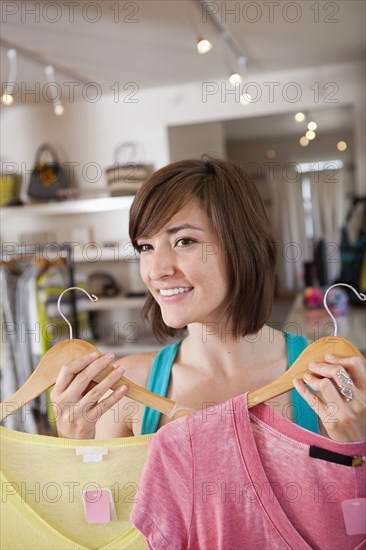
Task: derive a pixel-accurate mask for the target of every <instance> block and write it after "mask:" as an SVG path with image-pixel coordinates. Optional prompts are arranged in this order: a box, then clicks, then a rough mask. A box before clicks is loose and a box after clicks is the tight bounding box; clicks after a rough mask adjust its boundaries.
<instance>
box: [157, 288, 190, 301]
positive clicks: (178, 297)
mask: <svg viewBox="0 0 366 550" xmlns="http://www.w3.org/2000/svg"><path fill="white" fill-rule="evenodd" d="M170 288H188V287H183V286H182V287H177V286H171V287H167V288H163V289H162V290H169V289H170ZM192 291H193V288H191V289H190V290H187V291H186V292H182V293H179V294H173V295H172V296H163V295H162V294H161V293H160V289H158V294H159V299H160V300H161V301H162V302H166V303H176V302H181V301H182V300H184V299H185V298H187V297H188V296H190V294H191V293H192Z"/></svg>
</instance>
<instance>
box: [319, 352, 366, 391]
mask: <svg viewBox="0 0 366 550" xmlns="http://www.w3.org/2000/svg"><path fill="white" fill-rule="evenodd" d="M325 359H326V361H327V363H331V364H332V365H337V366H338V367H339V368H344V369H345V370H347V371H348V373H349V374H350V376H351V377H352V379H353V381H354V383H355V384H356V385H357V386H358V387H359V388H361V389H364V388H365V386H366V362H365V359H364V358H363V357H361V356H359V355H358V356H354V357H339V356H336V355H331V354H327V355H326V356H325ZM337 372H338V371H337Z"/></svg>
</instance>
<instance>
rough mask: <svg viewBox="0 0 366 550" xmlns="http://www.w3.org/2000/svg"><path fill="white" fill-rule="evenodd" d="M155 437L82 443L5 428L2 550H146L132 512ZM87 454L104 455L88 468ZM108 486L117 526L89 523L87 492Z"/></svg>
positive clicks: (1, 431) (0, 441) (1, 436)
mask: <svg viewBox="0 0 366 550" xmlns="http://www.w3.org/2000/svg"><path fill="white" fill-rule="evenodd" d="M151 437H152V435H151V434H150V435H144V436H138V437H125V438H116V439H104V440H76V439H63V438H57V437H49V436H41V435H33V434H28V433H22V432H16V431H13V430H9V429H7V428H3V427H0V450H1V518H0V519H1V521H0V525H1V538H0V541H1V542H0V547H1V548H4V549H7V550H8V549H9V550H11V549H13V550H15V549H16V550H19V549H22V550H26V549H37V550H41V549H45V550H50V549H51V548H52V550H66V549H70V550H81V549H82V550H85V549H98V550H114V549H115V550H117V549H118V550H119V549H122V548H126V549H134V550H137V549H138V550H140V549H141V550H142V549H147V544H146V541H145V539H144V537H143V536H142V535H141V534H140V533H139V532H138V531H137V530H136V529H135V528H134V526H133V525H132V523H131V522H130V513H131V510H132V506H133V504H134V502H135V501H136V500H137V498H138V494H137V492H138V482H139V479H140V475H141V472H142V468H143V465H144V462H145V460H146V457H147V447H148V442H149V440H150V438H151ZM85 447H88V449H85ZM81 448H84V449H81ZM89 451H90V453H91V455H92V457H95V454H96V455H98V453H99V451H100V453H101V454H102V453H106V454H104V456H103V457H102V461H101V462H93V461H86V462H84V455H85V452H86V454H89ZM78 453H84V454H78ZM93 453H94V454H93ZM94 459H95V458H92V459H91V460H94ZM86 460H87V459H86ZM89 460H90V459H89ZM106 488H107V489H108V488H109V489H110V494H111V497H112V498H111V500H112V501H113V503H114V505H112V507H111V509H113V508H114V510H113V512H112V517H111V521H110V522H109V523H105V524H102V523H93V524H90V523H88V522H87V518H86V512H85V507H84V501H83V497H82V491H85V490H95V489H97V490H98V489H106ZM114 512H115V514H114Z"/></svg>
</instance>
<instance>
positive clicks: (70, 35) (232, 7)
mask: <svg viewBox="0 0 366 550" xmlns="http://www.w3.org/2000/svg"><path fill="white" fill-rule="evenodd" d="M209 5H210V7H211V9H212V10H216V12H217V13H216V17H217V18H218V20H219V21H220V22H221V23H222V22H223V23H225V24H226V26H227V28H228V30H229V32H230V34H231V36H232V38H233V39H234V41H235V42H236V43H237V44H238V45H239V46H240V48H241V50H242V51H243V53H244V54H245V56H246V58H247V63H248V65H247V71H248V75H250V74H258V73H261V72H267V71H276V70H287V69H293V68H302V67H309V66H318V65H326V64H332V63H342V62H351V61H357V60H362V59H364V52H365V5H366V3H365V2H364V1H363V0H337V2H326V1H323V0H320V1H318V2H314V0H298V1H297V2H287V1H284V0H280V1H277V2H263V1H262V0H260V1H258V0H257V1H255V2H247V1H240V2H238V1H227V2H223V1H220V2H209ZM206 13H207V8H203V7H202V5H201V4H200V3H199V2H197V1H195V0H187V1H186V0H134V1H115V0H102V1H99V2H89V1H80V0H79V1H78V2H73V1H71V2H64V1H63V0H60V1H57V2H48V1H41V2H30V1H27V2H24V1H12V2H5V1H4V2H2V38H3V40H4V43H5V46H7V47H8V46H9V44H11V45H13V46H14V47H15V48H18V52H20V51H22V50H21V48H23V49H24V50H27V51H28V52H30V53H31V55H32V56H33V57H35V58H37V59H38V60H40V61H42V62H45V64H54V65H55V66H60V67H63V68H64V70H65V73H67V74H62V73H61V72H58V73H57V81H58V82H59V83H60V85H61V84H62V83H63V82H70V80H77V79H78V80H81V81H84V82H85V83H89V82H98V83H99V84H100V85H101V87H102V89H103V91H106V90H108V88H110V87H113V85H114V84H115V83H116V82H118V83H119V84H120V86H123V85H125V84H126V83H128V82H135V83H136V84H137V86H138V87H139V88H140V89H141V88H149V87H156V86H165V85H179V84H183V83H187V82H195V81H198V82H202V81H207V80H210V79H212V80H214V79H221V80H222V79H223V78H226V77H227V76H228V72H229V70H230V66H232V65H235V63H236V60H235V56H234V55H233V53H232V52H231V50H230V49H229V48H228V46H227V43H226V42H225V40H224V39H223V37H222V34H221V33H220V32H219V29H218V28H217V25H215V24H214V23H213V22H212V20H210V19H208V20H206V19H207V17H206ZM198 34H201V35H205V36H207V37H209V38H210V40H211V41H212V42H213V46H214V47H213V49H212V51H211V52H209V53H208V54H206V55H203V56H199V55H198V54H197V53H196V49H195V42H196V37H197V35H198ZM6 50H7V48H6V47H5V48H2V50H1V61H2V63H1V66H2V73H1V80H2V82H3V81H7V80H8V76H9V73H8V71H9V63H8V59H7V57H6ZM70 76H71V77H72V78H71V79H70ZM17 79H18V81H19V82H21V83H23V85H24V86H26V87H27V89H32V86H33V88H34V86H35V83H36V82H39V83H40V85H41V86H42V85H43V84H45V83H46V82H47V81H46V77H45V74H44V70H43V66H42V65H41V64H39V63H37V62H34V61H32V60H31V59H30V58H28V59H27V58H26V57H23V56H18V77H17Z"/></svg>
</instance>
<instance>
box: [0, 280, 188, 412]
mask: <svg viewBox="0 0 366 550" xmlns="http://www.w3.org/2000/svg"><path fill="white" fill-rule="evenodd" d="M75 289H76V290H82V291H83V292H84V293H85V294H86V295H87V296H88V297H89V299H90V300H92V301H96V300H98V298H97V297H96V296H94V294H92V295H91V296H90V294H89V293H88V292H87V291H86V290H84V289H83V288H79V287H70V288H68V289H66V290H64V292H62V294H61V295H60V297H59V299H58V304H57V306H58V310H59V312H60V315H61V316H62V317H63V319H64V320H65V321H66V323H67V324H68V326H69V329H70V339H69V340H63V341H62V342H58V343H57V344H55V345H54V346H53V347H52V348H51V349H49V350H48V351H47V353H46V354H45V355H44V356H43V357H42V359H41V360H40V362H39V363H38V365H37V367H36V369H35V370H34V372H33V373H32V374H31V376H30V377H29V378H28V380H26V382H25V383H24V384H23V385H22V386H21V388H19V390H17V391H16V392H15V393H13V395H11V396H10V397H8V398H7V399H6V400H5V401H3V402H2V403H0V422H1V421H2V420H4V419H5V418H7V417H8V416H10V415H11V414H13V413H15V412H16V411H17V410H19V409H20V408H21V407H23V406H24V405H26V404H27V403H29V402H30V401H32V400H33V399H35V398H36V397H38V396H39V395H41V393H43V392H45V391H46V390H48V389H49V388H50V387H51V386H53V385H54V384H55V382H56V378H57V376H58V373H59V372H60V369H61V367H62V366H63V365H65V364H67V363H69V362H70V361H73V360H74V359H77V358H79V357H82V356H83V355H86V354H89V353H92V352H95V351H98V349H97V348H96V347H95V346H93V345H92V344H90V343H89V342H86V341H84V340H79V339H73V338H72V327H71V324H70V323H69V321H68V320H67V319H66V317H65V316H64V315H63V313H62V312H61V309H60V303H61V298H62V296H63V294H64V293H65V292H67V291H68V290H75ZM99 353H100V352H99ZM113 369H114V367H113V366H112V365H109V366H108V367H107V368H106V369H104V370H103V371H102V372H100V373H99V374H97V375H96V376H95V377H94V379H93V380H94V382H97V383H98V382H101V381H102V380H103V379H104V378H105V377H106V376H107V375H108V374H109V373H110V372H112V371H113ZM123 384H125V385H127V386H128V391H127V393H126V395H127V396H128V397H130V398H131V399H134V400H135V401H138V402H139V403H142V404H143V405H146V406H147V407H151V408H153V409H156V410H157V411H159V412H161V413H162V414H165V415H167V416H169V417H171V418H179V417H180V416H184V415H186V414H189V413H191V412H192V409H190V408H189V407H183V406H182V407H181V406H180V405H178V404H177V403H176V402H175V401H172V400H171V399H168V398H167V397H161V396H160V395H157V394H156V393H153V392H150V391H149V390H146V389H145V388H143V387H142V386H139V385H138V384H135V383H134V382H132V381H131V380H129V379H128V378H125V377H124V376H121V378H120V379H119V380H118V381H117V382H116V383H115V384H113V386H112V387H111V389H113V390H115V389H117V388H119V387H120V386H122V385H123Z"/></svg>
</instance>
